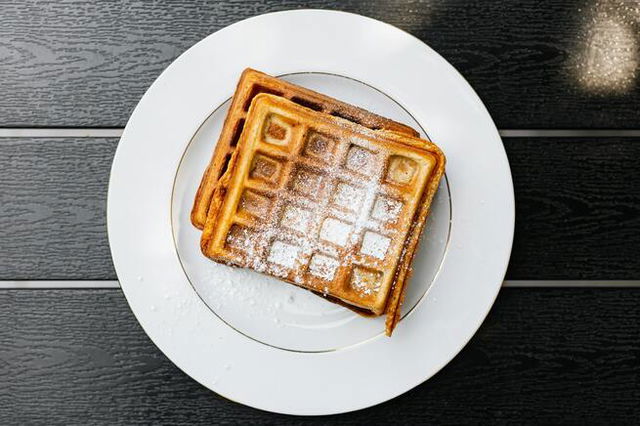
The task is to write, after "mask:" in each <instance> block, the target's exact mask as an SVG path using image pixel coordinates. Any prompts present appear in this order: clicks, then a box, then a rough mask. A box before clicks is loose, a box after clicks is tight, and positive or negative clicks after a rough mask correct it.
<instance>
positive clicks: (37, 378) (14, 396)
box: [0, 289, 640, 425]
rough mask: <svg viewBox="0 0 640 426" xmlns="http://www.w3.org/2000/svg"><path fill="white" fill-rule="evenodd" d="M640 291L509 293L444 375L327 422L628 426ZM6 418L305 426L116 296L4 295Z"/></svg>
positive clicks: (639, 369)
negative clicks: (170, 354)
mask: <svg viewBox="0 0 640 426" xmlns="http://www.w3.org/2000/svg"><path fill="white" fill-rule="evenodd" d="M639 308H640V292H638V291H629V290H625V289H610V290H589V289H564V290H561V289H537V290H532V289H530V290H522V289H507V290H502V292H501V293H500V295H499V297H498V299H497V302H496V304H495V306H494V308H493V309H492V311H491V313H490V314H489V317H488V319H487V320H486V321H485V323H484V325H483V326H482V327H481V328H480V331H479V332H478V333H477V334H476V336H475V337H474V338H473V339H472V340H471V342H470V343H469V344H468V345H467V346H466V348H465V349H464V350H463V351H462V352H461V353H460V354H459V355H458V356H457V357H456V358H455V359H454V360H453V361H452V362H451V363H450V364H449V365H448V366H446V367H445V368H444V369H443V370H442V371H441V372H440V373H438V374H437V375H436V376H435V377H433V378H432V379H431V380H429V381H428V382H426V383H423V384H422V385H420V386H418V387H416V388H415V389H413V390H411V391H409V392H408V393H406V394H404V395H402V396H400V397H398V398H396V399H394V400H392V401H389V402H387V403H384V404H381V405H379V406H376V407H373V408H370V409H366V410H362V411H358V412H355V413H349V414H346V415H342V416H332V417H315V418H308V419H305V421H308V422H312V423H319V424H326V422H331V423H332V424H333V423H339V424H346V425H352V424H364V423H376V424H386V423H389V422H397V421H398V419H402V422H403V423H406V424H414V423H417V422H430V423H436V424H440V423H443V422H446V423H474V424H475V423H495V422H500V423H522V422H525V423H529V422H535V423H544V424H559V423H567V422H569V423H589V424H594V423H595V424H599V423H607V424H631V423H635V422H636V421H637V419H638V418H639V416H640V406H639V405H638V399H639V398H640V364H639V363H638V352H639V351H640V343H639V341H638V335H640V309H639ZM0 324H2V327H0V330H2V331H0V336H1V338H2V343H3V344H2V345H0V361H1V362H0V377H1V379H0V385H1V386H0V401H3V403H2V404H0V423H2V424H13V423H14V422H16V421H19V422H20V423H26V424H33V423H49V422H50V421H51V419H55V421H56V422H57V423H60V424H75V423H77V422H79V421H80V422H82V423H85V424H86V423H91V424H93V423H106V424H137V423H144V424H150V423H151V424H157V423H162V424H175V423H189V424H196V423H198V424H199V423H207V424H209V423H211V422H212V420H213V421H214V422H216V423H233V424H237V423H242V424H246V423H250V422H259V423H265V422H267V423H270V424H271V423H273V424H298V423H299V422H300V421H301V419H300V418H296V417H290V416H281V415H275V414H270V413H265V412H262V411H258V410H254V409H251V408H248V407H244V406H241V405H239V404H236V403H234V402H231V401H228V400H226V399H224V398H222V397H220V396H218V395H216V394H214V393H212V392H210V391H208V390H207V389H205V388H204V387H202V386H200V385H199V384H197V383H196V382H195V381H193V380H191V379H190V378H188V377H187V376H185V375H184V374H183V373H182V372H181V371H179V370H178V369H177V368H176V367H175V366H173V364H171V362H170V361H168V360H167V359H166V358H165V357H164V355H163V354H162V353H161V352H160V351H159V350H158V349H157V348H156V347H155V346H154V345H153V344H152V343H151V342H150V341H149V339H148V338H147V337H146V335H145V334H144V333H143V331H142V330H141V328H140V326H139V325H138V324H137V323H136V320H135V318H134V317H133V315H132V313H131V312H130V311H129V308H128V305H127V303H126V301H125V300H124V298H123V296H122V294H121V293H120V291H118V290H92V291H86V290H40V291H29V290H4V291H0Z"/></svg>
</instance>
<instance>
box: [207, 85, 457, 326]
mask: <svg viewBox="0 0 640 426" xmlns="http://www.w3.org/2000/svg"><path fill="white" fill-rule="evenodd" d="M444 162H445V159H444V155H443V154H442V152H441V151H440V150H439V149H438V148H437V147H436V146H435V145H434V144H432V143H430V142H427V141H424V140H421V139H418V138H415V137H412V136H407V135H402V134H399V133H396V132H393V131H384V130H377V131H373V130H370V129H367V128H365V127H363V126H360V125H357V124H354V123H352V122H349V121H347V120H344V119H342V118H339V117H332V116H330V115H328V114H324V113H318V112H315V111H313V110H310V109H308V108H305V107H301V106H299V105H297V104H295V103H293V102H291V101H289V100H287V99H284V98H281V97H277V96H273V95H269V94H260V95H258V96H256V97H255V98H254V100H253V101H252V104H251V106H250V108H249V112H248V114H247V116H246V119H245V125H244V131H243V132H242V135H241V137H240V140H239V143H238V147H237V149H236V151H235V153H234V155H233V157H232V159H231V161H230V163H229V168H228V170H227V172H226V173H225V174H224V175H223V176H222V178H221V181H220V186H221V187H222V188H224V190H221V191H216V192H215V195H214V197H213V199H212V206H211V207H212V208H211V209H210V211H209V215H208V218H207V221H206V224H205V227H204V231H203V233H202V239H201V247H202V251H203V253H204V254H205V255H206V256H207V257H209V258H211V259H213V260H215V261H217V262H221V263H225V264H229V265H235V266H240V267H246V268H251V269H253V270H255V271H258V272H262V273H265V274H267V275H271V276H274V277H278V278H280V279H282V280H284V281H287V282H289V283H292V284H295V285H298V286H301V287H304V288H307V289H309V290H312V291H314V292H316V293H319V294H322V295H324V296H326V297H327V298H330V299H332V300H339V301H341V302H342V303H343V304H346V305H349V306H352V307H356V308H357V309H359V310H361V311H362V312H366V313H369V314H371V315H382V314H385V313H386V314H387V321H386V331H387V334H388V335H390V334H391V332H392V331H393V328H394V327H395V325H396V323H397V321H398V319H399V314H400V309H399V308H400V304H401V303H402V299H403V295H404V288H405V283H406V281H407V279H408V275H409V272H410V265H411V261H412V258H413V255H414V252H415V250H416V247H417V243H418V240H419V236H420V234H421V232H422V229H423V227H424V224H425V221H426V217H427V214H428V211H429V207H430V204H431V200H432V198H433V195H434V194H435V191H436V190H437V187H438V183H439V181H440V178H441V176H442V174H443V172H444Z"/></svg>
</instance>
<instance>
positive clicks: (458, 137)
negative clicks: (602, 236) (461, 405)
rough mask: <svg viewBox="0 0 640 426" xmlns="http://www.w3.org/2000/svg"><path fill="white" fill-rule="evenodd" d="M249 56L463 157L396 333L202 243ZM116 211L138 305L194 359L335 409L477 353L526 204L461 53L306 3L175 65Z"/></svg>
mask: <svg viewBox="0 0 640 426" xmlns="http://www.w3.org/2000/svg"><path fill="white" fill-rule="evenodd" d="M327 28H330V29H331V31H326V29H327ZM246 67H252V68H256V69H259V70H261V71H265V72H267V73H269V74H272V75H279V76H281V77H282V78H284V79H287V80H289V81H292V82H295V83H297V84H301V85H303V86H305V87H309V88H312V89H316V90H318V91H321V92H323V93H326V94H328V95H331V96H334V97H337V98H339V99H341V100H345V101H347V102H350V103H353V104H356V105H360V106H363V107H365V108H367V109H369V110H372V111H374V112H378V113H381V114H383V115H385V116H388V117H390V118H393V119H396V120H399V121H402V122H405V123H407V124H409V125H411V126H412V127H414V128H416V129H419V130H421V132H422V133H423V135H424V136H426V135H427V134H428V136H429V137H430V138H431V139H432V140H433V141H435V142H436V143H437V144H438V145H439V146H440V147H441V148H442V150H443V151H444V152H445V155H446V156H447V176H446V178H445V179H443V181H442V183H441V185H440V189H439V191H438V194H437V196H436V199H435V201H434V205H433V211H432V214H431V216H430V219H429V223H428V225H427V228H426V231H425V236H424V237H423V240H422V243H421V248H420V250H419V252H418V254H417V256H416V258H415V261H414V266H415V271H414V275H413V277H412V279H411V282H410V286H409V292H408V296H407V300H406V302H405V304H404V305H403V320H402V321H401V322H400V324H399V325H398V327H397V329H396V331H395V332H394V335H393V337H392V338H387V337H385V336H384V335H382V333H381V332H382V330H383V328H384V320H383V319H373V320H372V319H364V318H360V317H358V316H356V315H354V314H353V313H351V312H350V311H348V310H346V309H344V308H340V307H336V306H334V305H333V304H330V303H328V302H326V301H324V300H322V299H321V298H318V297H317V296H314V295H312V294H310V293H309V292H306V291H304V290H301V289H298V288H295V287H293V286H290V285H287V284H283V283H281V282H279V281H277V280H274V279H270V278H268V277H265V276H262V275H259V274H256V273H253V272H251V271H246V270H240V269H234V268H229V267H226V266H223V265H218V264H216V263H214V262H211V261H209V260H207V259H206V258H204V256H202V255H201V254H200V252H199V245H198V241H199V232H198V231H197V230H196V229H195V228H193V227H192V226H191V225H190V223H189V211H190V209H191V205H192V201H193V196H194V193H195V190H196V188H197V186H198V183H199V180H200V177H201V174H202V172H203V170H204V167H205V166H206V163H207V162H208V160H209V158H210V156H211V152H212V149H213V145H214V143H215V140H216V137H217V134H218V133H219V131H220V128H221V125H222V120H223V119H224V115H225V113H226V109H227V108H228V100H229V97H230V96H231V94H232V92H233V89H234V88H235V84H236V82H237V79H238V77H239V75H240V73H241V71H242V70H243V69H244V68H246ZM107 216H108V218H107V219H108V231H109V241H110V245H111V252H112V256H113V261H114V264H115V267H116V271H117V273H118V277H119V279H120V284H121V286H122V289H123V291H124V294H125V296H126V298H127V300H128V302H129V304H130V306H131V309H132V310H133V312H134V314H135V315H136V317H137V319H138V321H139V322H140V324H141V325H142V327H143V328H144V330H145V331H146V333H147V334H148V335H149V337H150V338H151V339H152V340H153V342H154V343H155V344H156V345H157V346H158V347H159V348H160V349H161V350H162V351H163V352H164V353H165V354H166V355H167V357H169V359H171V360H172V361H173V362H174V363H175V364H176V365H177V366H178V367H179V368H181V369H182V370H183V371H184V372H186V373H187V374H188V375H190V376H191V377H193V378H194V379H195V380H197V381H198V382H200V383H202V384H203V385H204V386H206V387H208V388H209V389H211V390H213V391H215V392H218V393H219V394H221V395H223V396H225V397H227V398H229V399H232V400H235V401H238V402H240V403H243V404H246V405H250V406H253V407H257V408H261V409H264V410H269V411H274V412H280V413H288V414H332V413H340V412H345V411H351V410H357V409H360V408H364V407H368V406H371V405H374V404H377V403H380V402H383V401H385V400H388V399H390V398H393V397H394V396H397V395H399V394H401V393H403V392H405V391H407V390H409V389H411V388H412V387H414V386H416V385H417V384H419V383H422V382H423V381H425V380H426V379H428V378H429V377H431V376H432V375H433V374H435V373H436V372H437V371H438V370H439V369H440V368H442V367H443V366H444V365H445V364H446V363H447V362H449V361H450V360H451V359H452V358H453V357H454V356H455V355H456V354H457V353H458V352H459V351H460V349H462V347H463V346H464V345H465V343H466V342H467V341H468V340H469V339H470V338H471V336H472V335H473V334H474V333H475V331H476V330H477V328H478V327H479V326H480V324H481V322H482V320H483V319H484V317H485V316H486V314H487V312H488V311H489V309H490V307H491V305H492V304H493V301H494V299H495V297H496V294H497V292H498V290H499V288H500V285H501V282H502V279H503V277H504V273H505V270H506V267H507V263H508V260H509V254H510V251H511V242H512V238H513V226H514V199H513V184H512V181H511V174H510V171H509V165H508V162H507V158H506V155H505V152H504V149H503V147H502V141H501V139H500V137H499V135H498V132H497V130H496V128H495V126H494V124H493V122H492V121H491V118H490V116H489V114H488V113H487V111H486V109H485V108H484V106H483V104H482V102H481V101H480V99H479V98H478V97H477V95H476V94H475V93H474V92H473V90H472V89H471V87H470V86H469V85H468V84H467V83H466V82H465V80H464V79H463V78H462V77H461V76H460V75H459V74H458V73H457V72H456V71H455V70H454V69H453V68H452V67H451V66H450V65H449V64H448V63H447V62H446V61H445V60H444V59H442V58H441V57H440V56H439V55H438V54H436V53H435V52H434V51H433V50H431V49H430V48H429V47H428V46H426V45H425V44H423V43H422V42H421V41H419V40H417V39H416V38H414V37H412V36H410V35H409V34H407V33H405V32H403V31H401V30H399V29H397V28H394V27H392V26H390V25H387V24H384V23H382V22H379V21H375V20H373V19H369V18H365V17H362V16H358V15H353V14H348V13H342V12H330V11H317V10H301V11H289V12H279V13H273V14H268V15H262V16H258V17H255V18H251V19H248V20H245V21H242V22H239V23H237V24H234V25H231V26H229V27H227V28H225V29H223V30H221V31H218V32H217V33H215V34H212V35H211V36H209V37H207V38H206V39H204V40H202V41H201V42H199V43H197V44H196V45H195V46H193V47H192V48H190V49H189V50H188V51H186V52H185V53H184V54H182V55H181V56H180V57H179V58H178V59H176V60H175V61H174V62H173V63H172V64H171V65H170V66H169V67H168V68H167V69H166V70H165V71H164V72H163V73H162V74H161V76H160V77H159V78H158V79H157V80H156V81H155V82H154V83H153V85H152V86H151V87H150V88H149V90H148V91H147V92H146V94H145V95H144V96H143V98H142V99H141V100H140V103H139V104H138V106H137V107H136V109H135V110H134V112H133V114H132V116H131V118H130V120H129V123H128V124H127V127H126V128H125V130H124V133H123V136H122V138H121V140H120V144H119V146H118V150H117V152H116V155H115V159H114V163H113V168H112V171H111V180H110V183H109V195H108V210H107ZM365 382H366V383H367V385H366V386H363V383H365Z"/></svg>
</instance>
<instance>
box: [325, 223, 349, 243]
mask: <svg viewBox="0 0 640 426" xmlns="http://www.w3.org/2000/svg"><path fill="white" fill-rule="evenodd" d="M351 229H352V227H351V225H349V224H348V223H345V222H341V221H339V220H338V219H334V218H331V217H330V218H327V219H325V220H324V222H323V223H322V228H320V238H321V239H323V240H325V241H329V242H330V243H334V244H337V245H339V246H343V247H344V246H346V245H347V241H348V239H349V233H350V232H351Z"/></svg>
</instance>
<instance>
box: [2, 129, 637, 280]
mask: <svg viewBox="0 0 640 426" xmlns="http://www.w3.org/2000/svg"><path fill="white" fill-rule="evenodd" d="M116 145H117V140H116V139H42V138H33V139H26V138H22V139H0V228H1V229H3V232H2V233H0V279H2V280H15V279H33V280H37V279H47V280H53V279H62V280H69V279H81V280H101V279H115V278H116V275H115V272H114V270H113V265H112V262H111V256H110V254H109V253H110V252H109V247H108V241H107V235H106V224H105V220H106V218H105V208H106V194H107V182H108V174H109V170H110V165H111V161H112V158H113V154H114V152H115V147H116ZM505 148H506V150H507V154H508V156H509V161H510V163H511V169H512V173H513V178H514V185H515V193H516V232H515V241H514V246H513V253H512V258H511V264H510V266H509V270H508V272H507V278H508V279H538V280H539V279H611V280H613V279H638V278H639V277H640V258H639V257H638V254H637V253H638V252H637V248H638V247H639V246H640V174H638V172H637V161H636V159H637V158H639V157H640V140H638V139H633V138H630V139H624V138H605V139H589V138H585V139H570V138H553V139H544V138H532V139H509V138H507V139H505Z"/></svg>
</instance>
